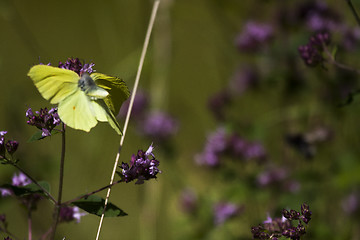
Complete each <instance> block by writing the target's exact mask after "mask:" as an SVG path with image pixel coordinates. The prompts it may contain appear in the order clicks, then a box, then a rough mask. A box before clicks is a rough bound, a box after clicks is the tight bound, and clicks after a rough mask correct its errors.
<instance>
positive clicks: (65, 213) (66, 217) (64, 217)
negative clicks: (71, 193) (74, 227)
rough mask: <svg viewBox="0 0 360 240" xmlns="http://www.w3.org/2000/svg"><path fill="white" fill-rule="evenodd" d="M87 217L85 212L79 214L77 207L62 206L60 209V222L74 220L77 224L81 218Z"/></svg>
mask: <svg viewBox="0 0 360 240" xmlns="http://www.w3.org/2000/svg"><path fill="white" fill-rule="evenodd" d="M85 215H87V213H85V212H80V209H79V208H78V207H70V206H64V207H62V208H61V209H60V215H59V217H60V222H71V221H73V220H75V221H76V222H77V223H79V222H80V218H81V217H82V216H85Z"/></svg>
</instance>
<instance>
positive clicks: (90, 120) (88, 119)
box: [58, 89, 97, 132]
mask: <svg viewBox="0 0 360 240" xmlns="http://www.w3.org/2000/svg"><path fill="white" fill-rule="evenodd" d="M93 102H94V101H92V100H91V99H90V98H89V97H88V96H86V94H85V93H84V92H83V91H81V90H80V89H78V91H76V92H74V93H73V94H72V95H70V96H68V97H67V98H65V99H64V100H62V101H61V102H60V103H59V106H58V114H59V117H60V119H61V121H63V122H64V123H65V124H66V125H68V126H69V127H71V128H74V129H79V130H83V131H86V132H89V131H90V129H91V128H93V127H95V125H96V124H97V119H96V116H95V114H94V109H93Z"/></svg>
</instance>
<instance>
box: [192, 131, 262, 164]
mask: <svg viewBox="0 0 360 240" xmlns="http://www.w3.org/2000/svg"><path fill="white" fill-rule="evenodd" d="M223 154H226V155H230V156H231V157H234V158H240V159H243V160H251V159H257V160H263V159H265V157H266V151H265V149H264V147H263V146H262V145H261V144H260V143H258V142H250V141H248V140H245V139H243V138H241V137H240V136H239V135H237V134H235V133H234V134H232V135H229V134H227V133H226V131H225V129H224V128H222V127H221V128H218V129H217V130H216V131H215V132H213V133H211V134H209V136H208V139H207V141H206V144H205V147H204V150H203V151H202V152H201V153H199V154H197V155H195V161H196V163H197V164H199V165H206V166H210V167H215V166H218V165H219V164H220V158H221V156H222V155H223Z"/></svg>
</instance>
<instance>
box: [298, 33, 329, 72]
mask: <svg viewBox="0 0 360 240" xmlns="http://www.w3.org/2000/svg"><path fill="white" fill-rule="evenodd" d="M329 43H330V34H329V33H327V32H324V33H317V34H315V35H314V36H312V37H310V40H309V42H308V43H307V44H306V45H302V46H299V48H298V51H299V54H300V56H301V58H302V59H303V60H304V62H305V64H306V65H308V66H310V67H315V66H317V65H319V64H321V63H323V61H324V60H325V59H324V58H323V56H322V52H323V50H324V47H325V46H326V45H329Z"/></svg>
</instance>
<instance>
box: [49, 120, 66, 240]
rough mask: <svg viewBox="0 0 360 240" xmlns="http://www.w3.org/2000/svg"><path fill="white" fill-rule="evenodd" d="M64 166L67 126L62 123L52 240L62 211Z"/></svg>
mask: <svg viewBox="0 0 360 240" xmlns="http://www.w3.org/2000/svg"><path fill="white" fill-rule="evenodd" d="M64 164H65V124H64V123H62V132H61V160H60V176H59V192H58V200H57V202H56V205H55V208H54V215H53V226H52V229H51V238H50V239H55V232H56V227H57V224H58V222H59V214H60V209H61V198H62V190H63V181H64Z"/></svg>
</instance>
